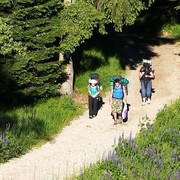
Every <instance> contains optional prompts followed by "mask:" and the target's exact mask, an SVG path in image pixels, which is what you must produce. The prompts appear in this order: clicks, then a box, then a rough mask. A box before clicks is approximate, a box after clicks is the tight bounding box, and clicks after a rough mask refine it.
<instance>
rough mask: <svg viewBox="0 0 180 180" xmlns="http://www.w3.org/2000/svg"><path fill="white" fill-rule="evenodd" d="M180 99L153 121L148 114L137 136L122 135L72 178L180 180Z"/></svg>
mask: <svg viewBox="0 0 180 180" xmlns="http://www.w3.org/2000/svg"><path fill="white" fill-rule="evenodd" d="M179 109H180V99H178V100H177V101H176V102H175V103H174V104H172V105H171V106H169V107H164V109H163V110H162V111H161V112H159V113H158V115H157V118H156V121H155V122H154V124H153V125H152V124H149V123H148V117H147V118H146V120H145V122H146V123H145V125H144V126H142V130H141V132H140V133H139V134H138V136H137V137H136V138H135V139H132V138H131V136H130V137H129V139H125V138H124V137H123V134H122V136H119V138H118V140H117V141H118V143H116V144H115V145H114V146H115V147H114V151H112V152H109V153H108V156H106V157H104V158H103V159H102V160H101V161H99V162H98V163H96V164H94V165H91V166H90V167H89V168H85V169H83V170H82V173H81V174H80V175H79V176H74V177H71V178H69V179H76V180H78V179H86V180H101V179H105V180H106V179H112V180H118V179H125V180H129V179H137V180H140V179H143V180H150V179H180V141H179V138H180V114H179Z"/></svg>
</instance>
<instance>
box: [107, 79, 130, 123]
mask: <svg viewBox="0 0 180 180" xmlns="http://www.w3.org/2000/svg"><path fill="white" fill-rule="evenodd" d="M123 102H124V104H125V105H127V93H126V89H125V87H124V86H123V85H122V83H121V82H120V80H119V79H115V80H114V85H113V87H112V89H111V91H110V96H109V103H110V106H111V109H112V115H113V117H114V125H116V124H117V123H118V118H120V119H119V123H121V122H122V111H123Z"/></svg>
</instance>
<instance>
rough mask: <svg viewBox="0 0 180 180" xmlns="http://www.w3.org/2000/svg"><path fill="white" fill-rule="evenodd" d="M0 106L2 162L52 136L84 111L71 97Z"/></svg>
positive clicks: (0, 152)
mask: <svg viewBox="0 0 180 180" xmlns="http://www.w3.org/2000/svg"><path fill="white" fill-rule="evenodd" d="M1 109H3V113H2V111H1V112H0V113H1V114H0V122H1V123H0V124H1V126H0V163H2V162H6V161H8V160H9V159H11V158H14V157H18V156H20V155H22V154H24V153H26V152H27V151H28V150H30V149H31V148H32V147H34V146H39V145H40V144H42V143H44V142H46V141H49V140H51V139H53V138H54V136H55V135H56V134H57V133H58V132H60V131H61V130H62V129H63V128H64V127H65V126H67V125H69V124H70V121H71V120H72V119H74V118H77V117H78V116H79V115H80V114H82V112H83V111H84V108H83V107H81V106H80V105H77V104H75V103H74V102H73V101H72V99H71V98H70V97H64V98H51V99H48V100H46V101H41V102H38V103H37V104H36V105H34V106H24V107H20V108H19V107H14V109H10V110H7V111H5V110H6V108H5V107H4V108H1ZM4 111H5V112H4Z"/></svg>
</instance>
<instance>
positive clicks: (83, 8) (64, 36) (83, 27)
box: [52, 2, 103, 53]
mask: <svg viewBox="0 0 180 180" xmlns="http://www.w3.org/2000/svg"><path fill="white" fill-rule="evenodd" d="M102 19H103V15H102V14H101V13H99V12H97V11H96V9H95V8H94V7H93V6H92V5H89V4H87V3H83V2H81V3H74V4H72V5H70V6H67V7H66V8H64V10H62V11H61V12H60V13H59V14H58V16H57V18H56V21H55V23H54V25H53V27H52V28H53V29H55V32H56V33H57V34H58V35H59V37H61V41H60V50H61V52H62V53H72V52H74V51H75V48H76V47H78V46H79V45H80V44H81V43H83V42H84V40H85V39H89V38H90V37H91V36H92V35H93V30H94V28H96V27H97V25H98V23H99V22H100V21H101V20H102Z"/></svg>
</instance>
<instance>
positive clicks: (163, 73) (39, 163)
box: [0, 43, 180, 180]
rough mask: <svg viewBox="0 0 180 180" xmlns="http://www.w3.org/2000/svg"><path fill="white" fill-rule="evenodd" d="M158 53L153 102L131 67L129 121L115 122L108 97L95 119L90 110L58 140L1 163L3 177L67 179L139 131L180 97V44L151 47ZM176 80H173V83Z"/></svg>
mask: <svg viewBox="0 0 180 180" xmlns="http://www.w3.org/2000/svg"><path fill="white" fill-rule="evenodd" d="M150 48H151V51H152V52H154V53H156V56H155V57H154V58H153V59H152V61H153V67H154V69H155V74H156V79H155V80H154V81H153V87H154V88H155V93H154V94H153V96H152V103H151V104H150V105H146V106H141V99H140V93H139V88H140V83H139V80H138V72H139V68H140V66H137V68H136V70H130V69H128V67H127V70H126V77H127V78H128V79H129V80H130V84H129V95H128V102H129V104H130V111H129V120H128V122H127V123H126V124H119V125H117V126H114V125H113V120H112V118H111V116H110V106H109V104H108V98H107V97H106V98H104V99H103V100H104V102H105V104H104V106H103V108H102V109H101V110H100V111H99V114H98V116H97V117H96V118H95V119H92V120H90V119H89V118H88V112H85V113H84V115H83V116H81V117H79V119H78V120H74V121H73V122H72V123H71V125H70V126H68V127H66V128H64V129H63V131H62V132H61V133H60V134H59V135H58V136H57V138H56V139H55V140H54V141H51V142H48V143H46V144H45V145H43V146H42V147H41V148H39V149H35V150H32V151H31V152H29V153H28V154H26V155H24V156H22V157H21V158H18V159H14V160H11V161H9V162H7V163H6V164H1V165H0V179H1V180H3V179H4V180H9V179H13V180H25V179H26V180H51V179H60V180H61V179H64V178H65V177H66V176H70V175H72V174H73V173H79V172H80V169H81V168H82V167H83V166H86V165H87V166H89V164H90V163H93V162H96V161H97V160H99V159H101V158H102V156H104V155H106V154H107V152H108V151H109V150H112V146H113V144H114V141H115V139H116V138H118V137H119V136H121V135H122V133H124V135H125V137H128V136H129V135H130V133H131V132H132V135H133V136H135V135H136V134H137V133H138V131H139V127H138V124H139V119H141V118H142V117H145V116H146V115H147V116H148V117H149V118H150V119H152V120H153V119H154V118H155V117H156V114H157V112H158V111H159V110H160V109H162V108H163V107H164V105H165V104H170V103H171V101H174V100H175V99H176V98H178V97H180V56H179V55H180V51H179V45H178V44H177V43H176V44H171V45H170V44H164V45H158V46H152V47H150ZM172 80H173V82H172Z"/></svg>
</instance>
